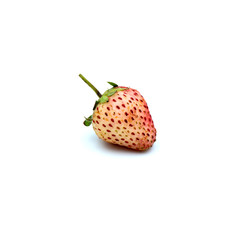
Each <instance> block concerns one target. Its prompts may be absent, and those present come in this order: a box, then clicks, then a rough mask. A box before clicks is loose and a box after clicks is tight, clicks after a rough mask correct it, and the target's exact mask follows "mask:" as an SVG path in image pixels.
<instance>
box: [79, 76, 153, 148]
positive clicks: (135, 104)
mask: <svg viewBox="0 0 240 240" xmlns="http://www.w3.org/2000/svg"><path fill="white" fill-rule="evenodd" d="M79 76H80V77H81V78H82V79H83V81H84V82H86V83H87V84H88V85H89V86H90V87H91V88H92V89H93V90H94V91H95V93H96V94H97V95H98V96H99V99H98V100H97V101H96V102H95V104H94V107H93V110H94V112H93V115H91V116H90V117H88V118H86V120H85V121H84V125H85V126H90V125H91V123H92V125H93V129H94V131H95V133H96V134H97V136H98V137H99V138H101V139H102V140H104V141H106V142H108V143H113V144H118V145H121V146H125V147H127V148H132V149H135V150H147V149H148V148H150V147H151V146H152V145H153V143H154V142H155V141H156V129H155V127H154V124H153V120H152V117H151V114H150V112H149V109H148V106H147V103H146V101H145V100H144V98H143V96H142V95H141V94H140V93H139V92H138V91H137V90H135V89H132V88H127V87H119V86H118V85H117V84H115V83H112V82H108V83H109V84H110V85H112V86H113V87H112V88H111V89H108V90H107V91H106V92H104V94H103V95H102V94H101V93H100V92H99V91H98V90H97V89H96V88H95V87H94V86H93V85H92V84H91V83H90V82H89V81H88V80H87V79H86V78H85V77H83V76H82V75H81V74H80V75H79Z"/></svg>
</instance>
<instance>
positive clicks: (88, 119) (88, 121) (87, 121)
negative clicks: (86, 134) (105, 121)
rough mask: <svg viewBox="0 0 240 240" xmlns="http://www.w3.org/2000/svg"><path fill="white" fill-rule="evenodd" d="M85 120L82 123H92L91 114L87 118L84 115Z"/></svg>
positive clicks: (88, 124) (86, 124)
mask: <svg viewBox="0 0 240 240" xmlns="http://www.w3.org/2000/svg"><path fill="white" fill-rule="evenodd" d="M85 119H86V120H85V121H84V122H83V124H84V125H85V126H87V127H88V126H90V125H91V124H92V120H93V117H92V115H91V116H89V117H88V118H86V117H85Z"/></svg>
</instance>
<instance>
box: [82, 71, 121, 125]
mask: <svg viewBox="0 0 240 240" xmlns="http://www.w3.org/2000/svg"><path fill="white" fill-rule="evenodd" d="M79 77H80V78H81V79H82V80H83V81H84V82H85V83H86V84H87V85H88V86H89V87H90V88H92V90H93V91H94V92H95V93H96V94H97V95H98V97H99V99H98V100H97V101H96V102H95V104H94V106H93V110H95V109H96V107H97V105H98V104H99V103H106V102H108V101H109V98H108V97H110V96H112V95H113V94H115V93H116V92H118V91H123V90H125V89H126V88H118V85H117V84H116V83H113V82H108V83H109V84H110V85H111V86H112V88H110V89H108V90H107V91H105V92H104V93H103V94H101V93H100V92H99V91H98V90H97V89H96V88H95V87H94V86H93V85H92V84H91V83H90V82H89V81H88V80H87V79H86V78H85V77H84V76H83V75H82V74H79ZM92 120H93V119H92V115H91V116H90V117H88V118H85V121H84V122H83V124H84V125H85V126H90V125H91V124H92Z"/></svg>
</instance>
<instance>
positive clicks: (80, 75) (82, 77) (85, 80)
mask: <svg viewBox="0 0 240 240" xmlns="http://www.w3.org/2000/svg"><path fill="white" fill-rule="evenodd" d="M79 77H80V78H81V79H82V80H83V81H84V82H85V83H86V84H87V85H88V86H89V87H90V88H91V89H92V90H93V91H94V92H95V93H96V94H97V95H98V96H99V97H101V96H102V94H101V93H100V92H99V91H98V90H97V89H96V88H95V87H94V86H93V85H92V84H91V83H90V82H89V81H88V80H87V79H86V78H85V77H84V76H83V75H82V74H79Z"/></svg>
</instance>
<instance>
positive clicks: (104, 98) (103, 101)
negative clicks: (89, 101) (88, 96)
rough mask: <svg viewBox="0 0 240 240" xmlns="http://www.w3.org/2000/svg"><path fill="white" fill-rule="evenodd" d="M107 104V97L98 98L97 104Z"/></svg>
mask: <svg viewBox="0 0 240 240" xmlns="http://www.w3.org/2000/svg"><path fill="white" fill-rule="evenodd" d="M105 102H108V97H107V96H106V95H105V94H104V95H102V97H100V98H99V103H105Z"/></svg>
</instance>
